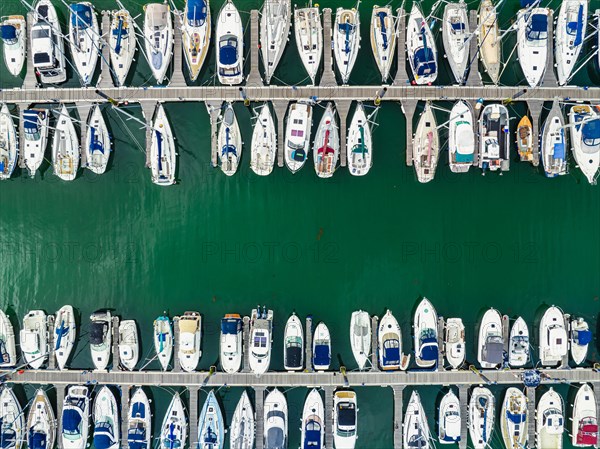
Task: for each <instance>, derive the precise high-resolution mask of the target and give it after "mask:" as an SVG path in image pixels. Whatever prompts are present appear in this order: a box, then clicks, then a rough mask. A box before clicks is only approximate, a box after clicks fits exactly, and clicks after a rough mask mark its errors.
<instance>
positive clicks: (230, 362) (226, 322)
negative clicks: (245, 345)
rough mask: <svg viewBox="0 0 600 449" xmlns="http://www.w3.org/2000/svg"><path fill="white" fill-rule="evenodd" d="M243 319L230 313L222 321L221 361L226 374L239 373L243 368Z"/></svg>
mask: <svg viewBox="0 0 600 449" xmlns="http://www.w3.org/2000/svg"><path fill="white" fill-rule="evenodd" d="M243 338H244V336H243V333H242V318H241V317H240V316H239V315H238V314H237V313H228V314H227V315H225V317H224V318H222V319H221V338H220V344H219V351H220V355H219V360H220V361H221V367H222V368H223V371H225V372H226V373H237V372H238V371H239V370H240V368H241V367H242V340H243Z"/></svg>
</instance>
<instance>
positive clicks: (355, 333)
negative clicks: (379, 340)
mask: <svg viewBox="0 0 600 449" xmlns="http://www.w3.org/2000/svg"><path fill="white" fill-rule="evenodd" d="M350 343H351V346H352V353H353V354H354V359H355V360H356V363H357V364H358V368H359V369H361V370H362V369H364V368H365V366H366V364H367V361H368V360H369V356H370V355H371V317H370V316H369V314H368V312H365V311H363V310H359V311H357V312H352V318H351V319H350Z"/></svg>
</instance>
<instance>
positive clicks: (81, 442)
mask: <svg viewBox="0 0 600 449" xmlns="http://www.w3.org/2000/svg"><path fill="white" fill-rule="evenodd" d="M61 424H62V426H61V429H60V432H61V440H62V446H61V447H62V448H63V449H85V448H86V447H87V444H88V435H89V431H90V398H89V396H88V389H87V387H84V386H83V385H72V386H70V387H69V388H68V389H67V395H66V396H65V400H64V402H63V407H62V419H61Z"/></svg>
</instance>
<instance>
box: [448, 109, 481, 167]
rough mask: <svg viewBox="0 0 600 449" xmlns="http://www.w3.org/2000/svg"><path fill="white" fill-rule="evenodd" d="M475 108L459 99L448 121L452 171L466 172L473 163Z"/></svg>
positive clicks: (449, 155) (449, 153) (449, 154)
mask: <svg viewBox="0 0 600 449" xmlns="http://www.w3.org/2000/svg"><path fill="white" fill-rule="evenodd" d="M473 119H474V115H473V109H472V108H471V106H470V105H469V103H467V102H466V101H464V100H459V101H457V102H456V103H455V104H454V106H453V107H452V110H451V111H450V121H449V123H448V159H449V160H450V171H452V172H453V173H466V172H468V171H469V168H470V167H471V165H473V155H474V153H475V131H474V127H473V123H474V122H473Z"/></svg>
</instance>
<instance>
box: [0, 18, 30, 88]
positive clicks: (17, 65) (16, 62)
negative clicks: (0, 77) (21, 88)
mask: <svg viewBox="0 0 600 449" xmlns="http://www.w3.org/2000/svg"><path fill="white" fill-rule="evenodd" d="M2 25H10V26H12V27H13V28H14V30H15V38H14V39H10V40H3V43H2V49H3V50H4V63H5V64H6V68H7V69H8V71H9V72H10V74H11V75H12V76H19V75H20V74H21V71H22V70H23V65H24V64H25V54H26V51H27V42H26V39H27V25H26V22H25V18H24V17H23V16H8V17H7V18H6V19H5V20H4V21H2Z"/></svg>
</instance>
